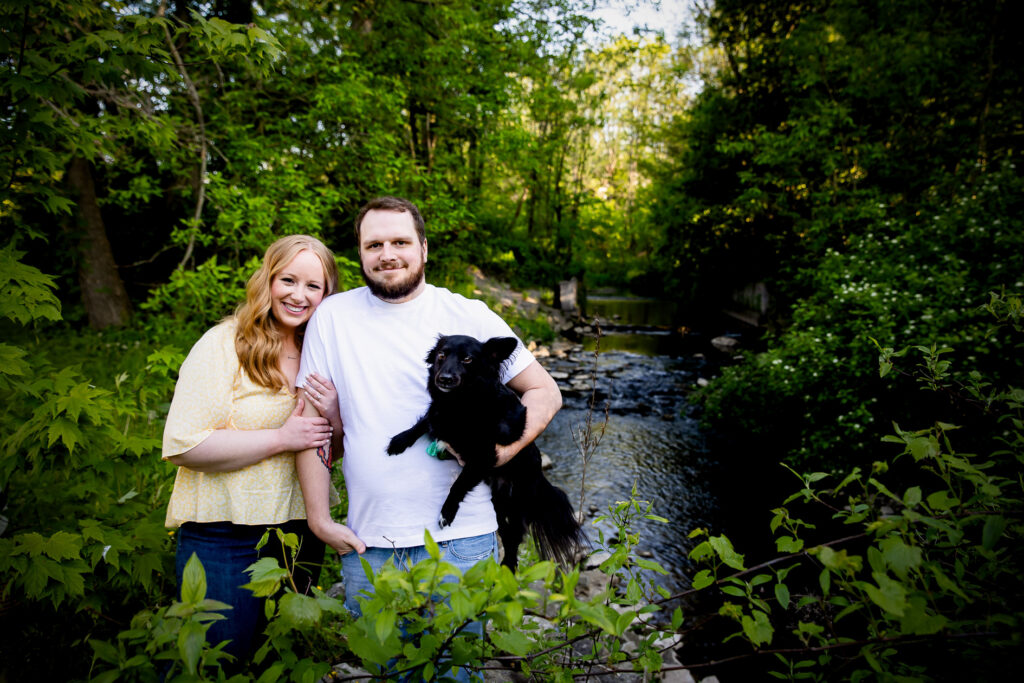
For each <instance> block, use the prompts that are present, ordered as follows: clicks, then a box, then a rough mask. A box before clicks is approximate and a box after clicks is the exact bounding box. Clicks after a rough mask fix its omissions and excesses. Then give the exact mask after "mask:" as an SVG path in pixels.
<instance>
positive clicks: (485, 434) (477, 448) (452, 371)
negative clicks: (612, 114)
mask: <svg viewBox="0 0 1024 683" xmlns="http://www.w3.org/2000/svg"><path fill="white" fill-rule="evenodd" d="M516 343H517V342H516V340H515V339H514V338H512V337H495V338H494V339H489V340H488V341H486V342H483V343H481V342H480V341H478V340H476V339H474V338H473V337H466V336H462V335H454V336H450V337H445V336H442V337H440V338H439V339H438V341H437V345H436V346H434V348H433V349H432V350H431V351H430V353H429V354H428V355H427V359H426V360H427V364H428V365H430V372H429V375H428V379H427V390H428V391H429V392H430V408H428V409H427V414H426V415H424V416H423V417H421V418H420V419H419V421H418V422H417V423H416V424H415V425H413V426H412V427H411V428H409V429H407V430H405V431H404V432H402V433H401V434H398V435H396V436H395V437H394V438H393V439H391V443H390V444H389V445H388V453H390V454H391V455H397V454H399V453H401V452H402V451H404V450H406V449H407V448H409V446H411V445H412V444H413V443H414V442H415V441H416V440H417V439H418V438H419V437H420V436H422V435H423V434H429V435H430V437H431V438H433V439H437V440H438V441H444V442H446V443H447V444H450V445H451V447H452V449H453V450H454V451H455V452H456V453H458V454H459V456H460V457H461V458H462V461H463V462H464V463H465V466H464V467H463V468H462V473H461V474H459V478H458V479H456V480H455V483H454V484H452V488H451V490H450V491H449V492H448V497H447V499H445V501H444V505H443V506H442V507H441V516H440V519H439V520H438V524H439V525H440V526H441V528H444V527H446V526H448V525H449V524H451V523H452V520H454V519H455V514H456V513H457V512H458V510H459V504H460V503H461V502H462V499H463V498H465V496H466V494H467V493H469V491H470V490H471V489H472V488H473V487H474V486H476V485H477V484H479V483H480V482H481V481H483V480H485V479H486V480H487V482H488V483H489V484H490V486H491V496H492V501H493V503H494V510H495V512H496V513H497V516H498V535H499V536H500V537H501V543H502V545H503V546H504V548H505V558H504V560H502V564H505V565H507V566H508V567H510V568H511V569H513V570H515V568H516V565H517V563H518V558H517V554H518V550H519V544H520V543H521V542H522V540H523V535H524V533H525V532H526V530H527V528H529V530H530V531H531V532H532V533H533V537H534V539H535V540H536V541H537V548H538V550H539V551H540V555H541V557H542V558H543V559H545V560H556V561H557V562H558V563H560V564H561V565H562V566H563V567H569V566H571V565H572V564H574V563H575V556H576V553H577V551H578V550H580V549H581V548H583V547H584V545H585V544H586V537H585V536H584V534H583V530H582V529H581V528H580V525H579V522H578V521H577V520H576V516H575V515H574V514H573V510H572V505H570V504H569V498H568V497H567V496H566V495H565V492H564V491H562V490H561V489H559V488H557V487H555V486H553V485H552V484H551V483H550V482H549V481H548V480H547V479H546V478H545V477H544V473H543V471H542V470H541V462H540V450H539V449H538V448H537V446H536V445H534V444H532V443H531V444H530V445H529V446H527V447H526V448H524V449H523V450H522V451H520V452H519V453H518V454H516V456H515V457H514V458H512V459H511V460H510V461H509V462H508V463H506V464H505V465H504V466H502V467H495V459H496V453H495V445H496V444H501V445H507V444H510V443H513V442H514V441H516V440H518V439H519V437H520V436H522V434H523V429H524V428H525V426H526V408H524V407H523V404H522V403H521V402H520V401H519V397H518V396H516V394H515V392H514V391H512V390H511V389H509V388H508V387H506V386H505V385H504V384H502V383H501V381H500V379H499V373H500V370H501V364H502V363H503V362H504V361H505V360H506V359H507V358H508V357H509V355H511V353H512V351H514V350H515V348H516Z"/></svg>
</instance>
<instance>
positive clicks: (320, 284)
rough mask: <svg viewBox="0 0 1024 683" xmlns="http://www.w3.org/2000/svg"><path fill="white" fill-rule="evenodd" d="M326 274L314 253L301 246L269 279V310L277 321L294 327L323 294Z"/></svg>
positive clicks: (316, 304) (301, 323) (288, 327)
mask: <svg viewBox="0 0 1024 683" xmlns="http://www.w3.org/2000/svg"><path fill="white" fill-rule="evenodd" d="M326 288H327V278H326V277H325V276H324V268H323V265H321V263H320V259H319V258H317V257H316V254H314V253H313V252H311V251H309V250H308V249H303V250H302V251H300V252H299V253H298V254H296V255H295V258H293V259H292V260H291V261H289V262H288V264H287V265H286V266H285V267H284V268H282V269H281V270H280V271H279V272H278V273H277V274H276V275H275V276H274V279H273V280H271V282H270V312H271V313H272V314H273V316H274V319H275V320H276V321H277V323H278V325H279V326H280V327H282V328H283V329H286V330H294V329H296V328H297V327H299V326H300V325H303V324H304V323H305V322H306V321H308V320H309V317H310V316H311V315H313V309H315V308H316V307H317V306H318V305H319V304H320V302H321V301H323V298H324V292H325V291H326Z"/></svg>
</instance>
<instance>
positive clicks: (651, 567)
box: [634, 557, 668, 574]
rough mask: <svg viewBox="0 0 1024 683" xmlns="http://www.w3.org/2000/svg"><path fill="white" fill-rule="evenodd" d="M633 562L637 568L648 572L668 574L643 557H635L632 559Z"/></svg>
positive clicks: (652, 561)
mask: <svg viewBox="0 0 1024 683" xmlns="http://www.w3.org/2000/svg"><path fill="white" fill-rule="evenodd" d="M634 561H635V562H636V563H637V565H638V566H640V567H642V568H644V569H649V570H650V571H653V572H657V573H658V574H668V570H666V569H665V568H664V567H662V566H661V565H660V564H658V563H657V562H655V561H654V560H648V559H646V558H643V557H637V558H634Z"/></svg>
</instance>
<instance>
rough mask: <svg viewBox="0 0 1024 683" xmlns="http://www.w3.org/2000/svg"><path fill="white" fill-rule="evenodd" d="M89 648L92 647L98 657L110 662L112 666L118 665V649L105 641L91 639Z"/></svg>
mask: <svg viewBox="0 0 1024 683" xmlns="http://www.w3.org/2000/svg"><path fill="white" fill-rule="evenodd" d="M89 646H90V647H92V651H93V652H94V653H96V657H98V658H99V659H101V660H103V661H104V662H109V663H110V664H117V663H118V662H119V661H120V656H119V655H118V652H117V648H116V647H114V646H113V645H111V644H110V643H108V642H107V641H105V640H99V639H96V638H90V639H89Z"/></svg>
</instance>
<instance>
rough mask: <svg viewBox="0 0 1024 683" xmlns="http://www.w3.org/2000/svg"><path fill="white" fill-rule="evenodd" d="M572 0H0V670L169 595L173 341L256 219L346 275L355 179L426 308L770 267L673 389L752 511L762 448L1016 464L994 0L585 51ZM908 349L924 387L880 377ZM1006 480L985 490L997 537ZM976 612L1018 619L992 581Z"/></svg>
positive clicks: (701, 19)
mask: <svg viewBox="0 0 1024 683" xmlns="http://www.w3.org/2000/svg"><path fill="white" fill-rule="evenodd" d="M664 1H666V2H667V1H668V0H664ZM592 4H593V3H590V2H586V1H584V0H488V1H486V2H469V1H464V0H437V1H430V0H379V1H378V0H359V1H354V0H353V1H347V0H341V1H324V0H290V1H289V2H275V1H273V0H270V1H267V2H252V1H250V0H213V1H212V2H191V1H188V0H185V1H180V2H167V1H166V0H163V1H161V2H117V1H110V2H104V3H97V2H91V1H87V0H42V1H32V2H29V1H28V0H5V2H4V3H3V5H2V7H0V118H2V125H0V149H2V152H0V285H2V297H0V299H2V300H0V316H2V320H0V328H2V330H3V339H4V341H3V342H2V343H0V363H2V369H0V392H2V393H3V396H4V399H5V400H4V406H3V407H2V408H0V426H2V431H0V436H2V441H0V448H2V451H0V455H2V461H0V462H2V465H0V490H2V492H3V497H4V500H5V501H6V508H5V512H4V513H3V514H4V515H5V516H6V517H7V518H8V520H9V526H7V527H6V530H4V531H2V532H0V534H2V535H0V569H2V570H3V571H4V579H3V589H2V599H3V612H2V617H0V618H3V619H4V621H5V632H10V629H8V628H7V626H8V625H9V624H13V625H14V626H12V629H13V630H16V631H18V633H20V635H18V636H16V637H5V638H4V639H3V641H2V642H0V652H3V659H4V662H5V664H4V665H3V666H4V667H5V668H6V675H7V676H9V677H12V678H17V677H19V674H18V672H19V671H23V670H25V671H31V672H32V674H33V675H35V676H37V677H45V676H44V674H43V673H40V672H46V671H58V670H59V671H61V672H62V673H59V674H57V673H55V674H54V675H57V676H58V677H65V676H70V675H71V674H68V673H67V670H66V669H65V667H70V668H71V669H74V670H75V671H77V673H76V674H74V676H79V677H80V676H84V675H85V674H84V673H82V672H84V671H86V670H87V669H88V662H89V661H90V657H92V656H93V655H94V654H95V652H94V651H90V650H89V649H88V648H87V647H85V645H84V643H85V642H86V641H88V640H89V638H90V634H93V633H97V634H99V633H103V632H105V631H104V629H106V630H109V629H110V628H111V624H115V625H119V626H121V627H124V625H125V624H127V623H128V622H129V621H130V618H131V615H132V614H133V613H135V611H136V610H137V609H138V608H139V605H140V604H153V603H154V602H155V601H158V600H159V599H162V598H161V597H160V596H163V597H166V596H167V595H172V594H173V592H174V588H173V586H171V585H169V583H168V579H167V577H168V575H169V574H170V573H169V571H168V570H169V565H168V562H169V559H168V558H169V554H168V548H169V545H168V544H169V539H168V538H167V535H166V533H165V532H164V530H163V529H162V520H163V508H162V505H163V504H164V503H165V502H166V496H167V494H168V486H169V481H170V479H169V477H170V474H171V473H170V472H169V470H167V468H161V467H160V465H161V463H159V436H160V430H161V429H162V420H163V415H164V413H165V411H166V406H167V402H168V401H169V397H170V395H171V393H170V392H171V390H172V388H173V381H174V377H175V372H176V369H177V365H178V364H179V363H180V362H181V358H182V354H183V353H184V352H185V351H187V349H188V348H189V346H190V345H191V343H192V342H193V341H194V340H195V339H196V338H197V336H198V335H199V334H200V333H201V331H202V330H204V329H206V328H207V327H209V326H210V325H211V324H213V323H214V322H216V321H217V320H218V319H220V318H221V317H223V316H224V315H226V314H228V313H230V312H231V311H232V310H233V308H234V306H235V305H236V304H237V303H238V302H239V301H240V299H241V298H242V296H243V286H244V282H245V279H246V278H247V277H248V275H249V274H250V273H251V272H252V270H253V269H254V268H255V265H256V262H257V259H258V258H259V257H260V256H261V255H262V253H263V251H264V249H265V248H266V246H267V245H268V244H269V243H270V242H271V241H272V240H273V239H275V238H277V237H279V236H281V235H284V234H290V233H309V234H313V235H317V236H320V237H322V238H323V239H324V240H325V241H326V242H327V244H328V245H329V246H331V247H332V248H333V249H334V250H335V252H336V253H337V254H338V257H339V265H340V266H341V269H342V284H343V286H344V287H351V286H356V285H358V284H360V278H359V275H358V269H357V265H356V260H355V259H356V252H355V248H354V239H353V236H352V219H353V218H354V214H355V212H356V211H357V210H358V208H359V206H360V205H361V204H363V203H364V202H365V201H366V200H368V199H369V198H371V197H374V196H377V195H381V194H397V195H401V196H405V197H408V198H410V199H412V200H414V201H416V202H417V203H418V204H419V205H420V207H421V209H422V210H423V213H424V214H425V216H426V218H427V224H428V238H429V242H430V249H431V257H432V258H431V263H430V272H429V274H428V276H429V279H430V280H431V281H432V282H435V283H438V284H444V285H446V286H449V287H451V288H453V289H455V290H460V291H468V288H469V287H470V280H469V275H468V274H467V269H468V268H469V267H471V266H475V267H477V268H480V269H482V270H483V271H484V272H485V273H486V274H488V275H489V276H491V277H495V278H501V279H503V280H505V281H508V282H510V283H512V284H513V285H514V286H519V287H526V286H539V287H542V288H546V289H550V288H553V287H554V285H555V283H556V282H557V281H559V280H563V279H567V278H569V277H576V278H578V279H579V281H580V282H581V283H582V285H583V287H584V289H588V288H597V287H614V288H617V289H619V290H622V291H628V292H631V293H634V294H638V295H649V296H657V297H664V298H667V299H671V300H673V301H675V302H676V303H678V304H679V305H680V310H681V311H683V312H684V313H683V315H684V318H685V320H682V321H681V323H687V324H688V321H699V320H704V319H708V317H709V316H711V315H713V314H714V313H715V312H716V311H719V310H721V309H722V308H726V307H729V306H732V305H734V304H733V302H732V299H733V296H734V293H735V291H736V290H738V289H740V288H742V287H744V286H746V285H749V284H753V283H758V282H759V283H764V285H765V286H766V287H767V291H769V292H771V295H772V299H771V307H770V309H769V310H768V312H767V314H766V316H765V319H764V322H765V329H766V333H765V337H764V341H763V348H762V349H761V352H759V353H753V352H751V353H748V354H747V357H745V358H743V359H742V362H739V363H737V364H735V365H732V366H731V367H729V368H727V369H726V370H725V371H724V372H723V373H722V376H721V377H719V378H718V379H716V380H715V381H714V382H713V383H712V384H711V386H710V387H708V388H707V389H705V390H703V391H702V392H701V393H700V394H699V395H697V396H695V400H697V401H699V404H700V406H701V408H702V411H703V415H704V420H705V424H706V426H707V429H708V433H709V434H710V435H712V439H713V441H714V444H715V446H714V448H715V449H717V450H716V457H719V458H722V459H723V460H725V459H728V461H729V462H730V463H731V464H732V465H734V466H735V468H734V469H733V471H734V472H743V473H745V476H746V479H745V481H746V482H747V483H746V484H743V483H741V482H737V486H740V487H741V488H742V487H744V486H746V487H748V488H749V489H750V491H747V492H748V493H756V494H758V495H760V496H761V498H763V499H764V502H765V504H766V505H767V506H770V505H771V504H772V503H771V502H769V500H768V499H769V498H770V497H771V496H772V495H774V493H775V492H774V491H766V490H765V489H766V485H765V484H766V482H770V481H774V479H773V478H772V477H773V476H774V475H771V474H770V473H769V472H770V471H772V472H778V471H779V470H778V469H777V465H776V463H778V462H779V461H780V460H784V461H786V462H788V463H790V464H791V465H793V466H797V467H811V468H817V469H821V470H823V471H832V472H835V471H839V470H842V469H845V468H849V467H864V468H868V469H870V468H871V467H872V463H876V462H877V461H878V459H879V457H881V456H880V455H879V448H880V446H879V441H880V439H881V438H882V436H884V435H885V434H888V432H890V431H891V430H892V429H891V426H892V423H893V422H894V421H898V422H899V423H901V424H905V425H914V426H915V427H919V428H922V429H923V428H926V427H928V426H929V425H933V424H936V423H938V424H946V425H951V424H957V425H960V426H961V427H962V428H963V431H962V432H960V433H959V438H961V439H962V440H963V443H964V444H965V445H968V444H969V450H971V451H972V452H979V453H980V452H985V453H990V452H999V453H1002V454H1003V455H1004V456H1006V457H1008V458H1009V460H1008V464H1007V463H1006V462H1004V463H1003V464H1002V465H1000V466H999V467H997V468H996V471H999V472H1000V473H1001V474H1002V475H1004V476H1005V477H1006V478H1007V481H1014V480H1016V479H1018V478H1019V467H1020V462H1021V460H1020V459H1021V450H1020V444H1021V440H1020V429H1021V422H1020V405H1021V402H1022V401H1021V397H1020V396H1018V397H1017V398H1016V399H1006V397H1007V396H1009V397H1012V396H1017V394H1014V393H1013V391H1012V390H1010V389H1012V386H1019V385H1020V379H1021V372H1022V369H1024V363H1022V360H1021V359H1022V358H1024V354H1022V353H1021V335H1020V329H1019V327H1016V328H1015V327H1014V326H1013V322H1014V321H1018V322H1019V313H1020V295H1021V294H1022V292H1024V282H1022V280H1024V256H1022V255H1024V229H1022V227H1024V226H1022V218H1021V216H1022V213H1024V212H1022V209H1024V201H1022V199H1024V194H1022V191H1021V190H1022V179H1021V172H1020V169H1019V168H1018V164H1019V162H1020V153H1021V144H1022V140H1024V121H1022V114H1024V92H1022V89H1024V79H1022V78H1021V74H1022V73H1024V45H1022V42H1024V38H1022V35H1021V32H1020V31H1019V30H1018V29H1017V25H1016V23H1015V21H1013V20H1012V16H1013V15H1014V14H1013V12H1012V7H1013V3H1010V2H1007V1H1006V0H977V1H974V2H962V1H961V0H873V1H868V0H830V1H825V0H808V1H799V2H797V1H795V0H778V1H776V0H766V1H761V2H746V1H741V0H719V1H718V2H715V3H713V4H712V3H710V2H708V3H696V4H695V5H694V6H693V9H692V15H693V18H694V24H693V25H692V26H691V27H689V28H687V30H686V31H685V33H681V34H680V35H662V34H659V33H658V32H655V31H638V32H636V33H633V34H629V35H619V36H612V37H608V35H607V33H605V34H604V35H605V37H604V38H601V37H600V36H601V35H602V34H601V33H600V32H599V31H597V30H596V27H595V26H594V20H593V19H592V18H591V17H592V12H591V10H592ZM993 312H997V313H999V317H998V319H994V318H993V316H992V313H993ZM513 322H515V323H516V324H517V326H518V327H519V329H520V330H525V332H524V334H527V335H528V336H536V337H540V338H550V336H551V335H552V334H553V332H552V330H550V329H545V327H544V325H543V323H542V322H539V321H536V320H533V321H530V320H515V321H513ZM1007 325H1008V326H1007ZM915 347H919V350H918V351H913V350H912V351H911V353H912V354H919V355H920V357H921V360H920V362H919V363H918V364H919V365H920V366H921V367H922V368H923V369H924V370H925V371H926V372H927V373H930V374H929V375H928V377H930V378H931V379H929V380H926V381H923V382H922V381H921V380H920V378H918V377H915V376H913V375H912V373H911V372H909V369H910V368H908V373H907V374H899V373H894V374H893V375H890V376H888V377H886V378H884V379H883V378H880V377H879V373H878V360H877V359H878V356H879V353H880V351H881V353H882V356H883V361H884V362H890V361H891V360H892V359H893V358H894V357H899V356H898V355H896V356H892V355H887V353H889V352H887V351H886V349H907V348H909V349H914V348H915ZM894 353H896V354H900V353H903V351H896V352H894ZM922 386H926V387H930V388H933V389H938V390H939V391H938V393H927V394H925V393H922V392H921V391H920V389H921V387H922ZM997 387H998V388H1000V391H1003V390H1004V389H1006V391H1007V392H1008V393H1005V394H1003V393H998V392H996V391H995V388H997ZM1008 387H1009V388H1008ZM997 396H1002V397H1003V398H1001V399H998V400H997V398H996V397H997ZM1004 399H1005V400H1004ZM1006 401H1009V402H1008V403H1007V402H1006ZM1014 401H1017V402H1016V403H1014ZM1000 402H1001V403H1000ZM997 403H998V404H1000V405H1003V406H1004V408H1005V409H1004V410H1002V411H1000V410H995V409H994V408H993V406H995V405H996V404H997ZM1006 444H1011V445H1010V446H1007V445H1006ZM1000 449H1001V450H1000ZM773 468H775V469H773ZM1000 468H1002V469H1000ZM785 476H789V475H785ZM1011 488H1012V487H1011ZM1017 494H1018V495H1016V497H1014V498H1013V499H1012V501H1009V502H1007V501H1003V502H1000V503H998V504H996V503H993V505H996V507H998V506H999V505H1003V504H1005V505H1006V506H1007V508H1006V509H1009V510H1015V511H1016V512H1009V513H1006V516H1005V517H1000V518H1001V519H1004V520H1012V521H1011V522H1007V525H1006V527H1005V533H1006V534H1008V535H1013V537H1015V538H1018V540H1019V532H1020V528H1019V525H1020V516H1019V514H1018V513H1019V512H1020V509H1021V506H1020V502H1019V490H1018V491H1017ZM760 500H761V499H760V498H759V499H758V501H759V502H760ZM964 500H965V501H966V500H967V498H966V497H964ZM965 504H966V502H965ZM1000 509H1001V508H1000ZM986 514H987V513H986ZM737 521H738V526H744V525H743V523H742V522H743V521H744V520H743V519H740V520H737ZM746 526H747V527H748V528H749V525H746ZM986 528H988V527H987V526H986ZM773 530H774V529H773ZM751 533H753V532H751ZM990 533H991V532H990ZM1000 533H1004V531H1003V529H1002V528H1000ZM987 538H988V539H989V540H992V539H991V536H989V537H987ZM1007 538H1009V536H1007ZM769 540H770V539H769ZM1018 545H1019V543H1018ZM985 551H986V552H991V551H992V548H991V547H986V548H985ZM1009 556H1010V560H1009V561H1010V564H1009V565H1007V566H1009V567H1011V568H1012V567H1014V566H1019V563H1020V551H1019V549H1018V550H1017V551H1013V552H1010V553H1009ZM1003 559H1004V560H1006V557H1005V556H1004V557H1003ZM1014 563H1016V564H1014ZM837 571H838V570H837ZM950 571H952V570H950ZM1013 575H1014V573H1013V571H1010V570H1007V571H1006V573H1005V574H1001V575H1000V576H1001V577H1002V578H1001V579H1000V581H1002V580H1003V579H1005V577H1007V576H1013ZM1016 576H1017V577H1018V579H1019V576H1020V574H1019V572H1018V573H1017V574H1016ZM171 583H173V580H171ZM998 585H999V587H1000V589H1003V588H1006V587H1007V584H1005V583H999V584H998ZM972 595H973V594H972ZM1003 597H1004V598H1005V600H1006V604H1009V605H1011V606H1013V607H1008V608H1007V609H1008V610H1009V611H1010V612H1012V614H1013V616H1012V617H1007V619H1009V622H1008V623H1010V624H1011V625H1010V626H1008V628H1010V629H1011V631H1012V632H1013V633H1017V634H1018V635H1019V633H1020V629H1019V623H1020V622H1019V615H1020V612H1019V610H1018V609H1017V607H1019V605H1020V604H1021V601H1020V597H1021V585H1020V583H1019V581H1018V582H1017V583H1015V584H1012V586H1010V587H1009V596H1008V597H1007V596H1003ZM1014 605H1015V606H1014ZM54 610H57V612H54ZM69 612H70V613H72V614H69ZM57 613H60V614H61V615H63V616H61V617H60V620H61V622H62V624H63V628H61V629H60V631H61V634H60V635H54V627H53V625H54V623H55V622H54V619H56V618H57V617H56V616H55V615H56V614H57ZM40 642H41V643H46V644H47V645H48V647H47V648H45V651H44V650H41V649H40V648H38V647H34V646H33V643H40ZM58 645H60V647H61V648H64V647H66V648H68V651H70V652H74V653H76V654H75V655H73V656H71V657H68V658H67V659H66V660H64V659H63V658H57V659H60V660H61V661H55V658H54V657H53V652H54V650H55V649H57V648H58ZM96 647H98V646H94V650H95V648H96ZM26 653H27V654H26ZM108 654H109V653H108ZM893 666H895V665H893ZM908 666H909V665H908ZM19 667H22V668H19ZM75 667H78V668H75Z"/></svg>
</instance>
